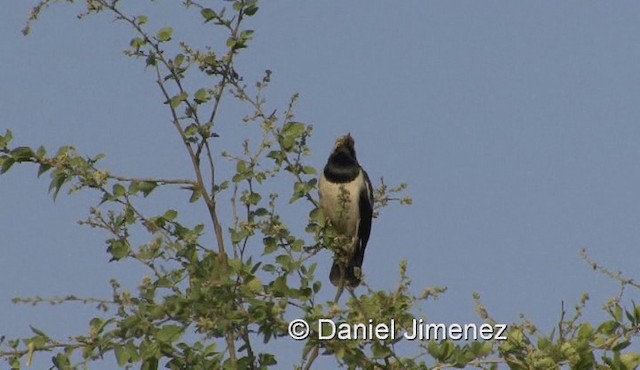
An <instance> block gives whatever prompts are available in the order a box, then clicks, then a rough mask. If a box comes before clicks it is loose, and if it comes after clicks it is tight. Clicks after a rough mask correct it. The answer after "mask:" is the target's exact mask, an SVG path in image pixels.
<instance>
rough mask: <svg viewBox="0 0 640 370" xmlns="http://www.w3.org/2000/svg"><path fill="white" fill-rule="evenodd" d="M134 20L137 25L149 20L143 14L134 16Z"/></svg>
mask: <svg viewBox="0 0 640 370" xmlns="http://www.w3.org/2000/svg"><path fill="white" fill-rule="evenodd" d="M135 20H136V23H137V24H138V26H142V25H143V24H146V23H147V22H148V21H149V18H148V17H147V16H145V15H139V16H137V17H136V18H135Z"/></svg>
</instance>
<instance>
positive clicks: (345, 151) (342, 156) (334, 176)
mask: <svg viewBox="0 0 640 370" xmlns="http://www.w3.org/2000/svg"><path fill="white" fill-rule="evenodd" d="M359 173H360V165H359V164H358V160H357V159H356V149H355V142H354V141H353V138H352V137H351V134H347V135H345V136H340V137H339V138H338V139H337V140H336V145H335V146H334V147H333V151H332V152H331V155H330V156H329V160H328V161H327V165H326V166H325V167H324V175H325V177H326V178H327V179H328V180H329V181H332V182H336V183H344V182H349V181H352V180H353V179H355V178H356V177H358V174H359Z"/></svg>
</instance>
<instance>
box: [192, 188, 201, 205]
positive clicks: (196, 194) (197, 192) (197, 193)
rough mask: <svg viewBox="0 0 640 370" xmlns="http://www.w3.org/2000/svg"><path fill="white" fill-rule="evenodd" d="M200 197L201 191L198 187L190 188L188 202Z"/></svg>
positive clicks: (195, 200)
mask: <svg viewBox="0 0 640 370" xmlns="http://www.w3.org/2000/svg"><path fill="white" fill-rule="evenodd" d="M201 197H202V193H201V192H200V190H198V189H191V196H190V197H189V203H195V202H197V201H198V200H199V199H200V198H201Z"/></svg>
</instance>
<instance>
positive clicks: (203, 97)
mask: <svg viewBox="0 0 640 370" xmlns="http://www.w3.org/2000/svg"><path fill="white" fill-rule="evenodd" d="M193 100H195V102H196V103H198V104H203V103H206V102H208V101H209V100H211V94H209V91H208V90H207V89H200V90H198V91H196V93H195V95H194V96H193Z"/></svg>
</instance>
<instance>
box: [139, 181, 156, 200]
mask: <svg viewBox="0 0 640 370" xmlns="http://www.w3.org/2000/svg"><path fill="white" fill-rule="evenodd" d="M157 186H158V183H157V182H155V181H141V182H139V183H138V190H139V191H141V192H142V194H143V195H144V197H145V198H146V197H147V196H148V195H149V194H151V192H152V191H153V190H154V189H155V188H156V187H157Z"/></svg>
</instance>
